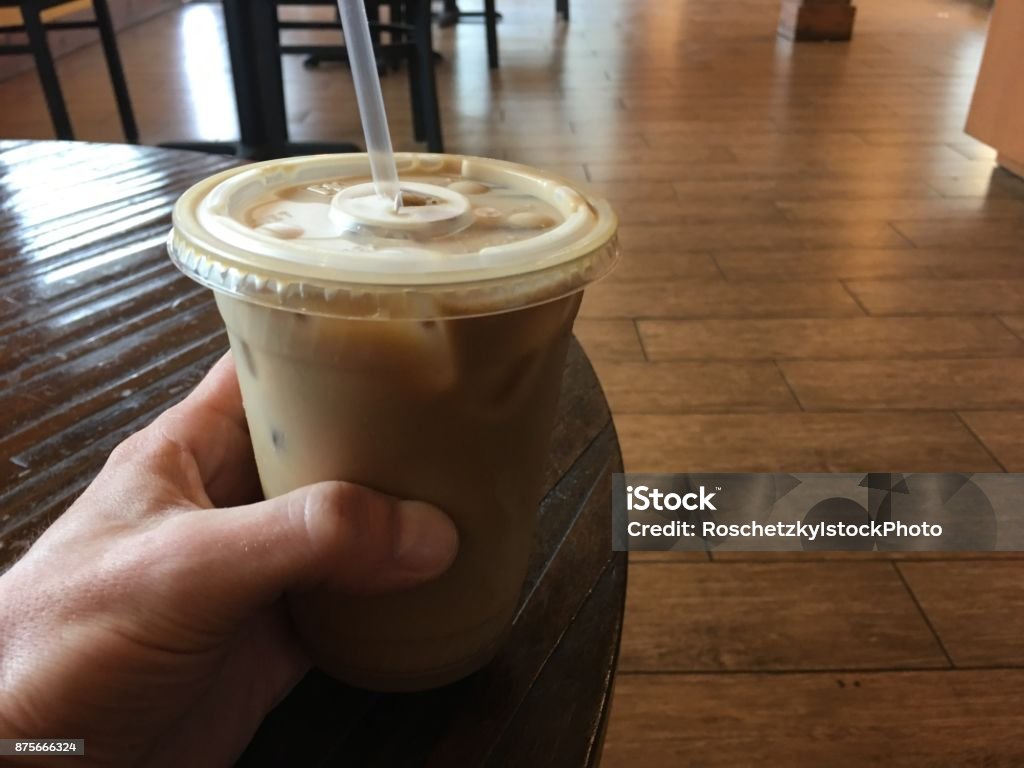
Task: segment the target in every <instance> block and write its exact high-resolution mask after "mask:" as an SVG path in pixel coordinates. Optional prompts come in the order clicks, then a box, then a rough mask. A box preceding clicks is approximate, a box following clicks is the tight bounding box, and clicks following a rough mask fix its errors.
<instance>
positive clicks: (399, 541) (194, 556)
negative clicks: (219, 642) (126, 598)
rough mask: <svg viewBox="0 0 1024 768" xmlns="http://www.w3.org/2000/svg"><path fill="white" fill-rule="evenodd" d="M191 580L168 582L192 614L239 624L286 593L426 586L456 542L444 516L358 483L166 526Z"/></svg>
mask: <svg viewBox="0 0 1024 768" xmlns="http://www.w3.org/2000/svg"><path fill="white" fill-rule="evenodd" d="M167 524H168V525H169V526H171V527H173V528H174V529H175V530H174V531H173V532H172V533H170V536H171V537H172V539H173V540H174V541H173V542H164V545H165V546H168V545H169V546H171V547H176V549H172V550H170V551H176V552H177V553H178V555H177V556H176V557H175V558H174V560H175V561H176V562H177V563H178V567H179V568H181V569H182V570H183V571H185V572H184V573H178V574H173V575H172V574H164V575H163V579H164V580H165V581H164V584H171V583H177V584H178V585H179V586H180V587H182V588H184V594H187V595H189V597H188V600H189V602H190V603H191V604H192V605H193V608H194V609H195V608H199V609H200V610H203V607H201V606H200V605H196V601H197V600H198V601H199V602H200V603H201V604H204V606H205V607H206V608H209V609H211V610H212V611H213V613H212V614H210V615H211V617H212V616H214V615H215V616H218V618H224V619H227V618H229V617H231V616H233V617H234V618H235V619H238V618H241V617H242V616H245V615H248V614H249V613H251V612H252V611H253V610H255V609H256V608H257V607H258V606H260V605H264V604H267V603H270V602H273V601H274V600H276V599H277V598H278V597H280V596H281V595H282V594H283V593H284V592H286V591H288V590H296V589H300V590H301V589H304V588H309V587H312V586H317V585H325V586H328V587H330V588H331V589H334V590H338V591H341V592H347V593H352V594H373V593H382V592H393V591H397V590H401V589H406V588H408V587H412V586H415V585H416V584H420V583H422V582H425V581H429V580H431V579H433V578H435V577H437V576H439V575H440V574H441V573H443V572H444V571H446V570H447V569H448V567H449V566H450V565H451V564H452V561H453V560H454V559H455V553H456V551H457V549H458V534H457V532H456V529H455V525H454V523H452V521H451V519H450V518H449V517H448V516H447V515H445V514H444V513H443V512H442V511H441V510H439V509H438V508H437V507H435V506H433V505H431V504H427V503H425V502H421V501H402V500H399V499H396V498H394V497H392V496H387V495H385V494H382V493H378V492H376V491H373V490H370V489H369V488H365V487H363V486H359V485H354V484H352V483H341V482H326V483H317V484H315V485H309V486H306V487H304V488H299V489H298V490H295V491H292V492H291V493H288V494H286V495H284V496H279V497H276V498H273V499H268V500H266V501H261V502H258V503H256V504H250V505H248V506H243V507H234V508H230V509H205V510H195V511H193V512H189V513H186V514H184V515H179V516H177V517H174V518H171V519H170V520H168V521H167Z"/></svg>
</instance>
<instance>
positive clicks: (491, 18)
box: [484, 0, 498, 69]
mask: <svg viewBox="0 0 1024 768" xmlns="http://www.w3.org/2000/svg"><path fill="white" fill-rule="evenodd" d="M484 25H485V26H486V27H487V66H488V67H490V68H491V69H497V68H498V11H497V9H496V8H495V7H494V0H484Z"/></svg>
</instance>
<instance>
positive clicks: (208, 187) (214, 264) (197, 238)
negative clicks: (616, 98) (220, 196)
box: [167, 153, 618, 319]
mask: <svg viewBox="0 0 1024 768" xmlns="http://www.w3.org/2000/svg"><path fill="white" fill-rule="evenodd" d="M339 158H343V159H350V160H351V161H352V162H354V163H360V162H365V163H366V165H367V169H368V168H369V165H368V161H367V160H366V155H365V154H360V155H347V156H346V155H341V156H339V155H320V156H310V157H304V158H291V159H289V160H285V161H279V160H275V161H266V162H264V163H256V164H250V165H246V166H241V167H239V168H232V169H228V170H227V171H223V172H221V173H218V174H215V175H214V176H211V177H209V178H207V179H204V180H202V181H200V182H199V183H197V184H195V185H193V186H192V187H190V188H189V189H188V190H187V191H186V192H185V193H184V194H183V195H182V196H181V197H180V198H179V199H178V201H177V202H176V204H175V206H174V210H173V214H172V228H171V231H170V232H169V233H168V239H167V250H168V253H169V255H170V257H171V260H172V262H173V263H174V264H175V266H176V267H177V268H178V269H179V270H180V271H181V272H183V273H184V274H185V275H186V276H188V277H190V278H192V279H194V280H196V281H197V282H199V283H201V284H203V285H205V286H207V287H209V288H211V289H213V290H215V291H218V292H221V293H226V294H229V295H232V296H235V297H237V298H240V299H243V300H247V301H251V302H254V303H258V304H264V305H267V306H272V307H277V308H281V309H290V310H292V311H299V312H307V313H314V314H324V315H335V316H348V317H379V318H381V319H384V318H399V317H401V318H409V319H413V318H419V319H426V318H433V319H436V318H438V317H448V316H467V315H474V314H483V315H486V314H494V313H499V312H503V311H509V310H511V309H514V308H519V307H525V306H530V305H533V304H538V303H544V302H546V301H551V300H554V299H557V298H560V297H564V296H566V295H569V294H572V293H576V292H577V291H579V290H582V289H583V288H584V287H585V286H586V285H587V284H589V283H592V282H594V281H595V280H598V279H600V278H601V277H603V276H604V275H605V274H607V273H608V272H609V271H610V270H611V268H612V267H613V266H614V263H615V261H616V260H617V258H618V243H617V236H616V231H617V225H618V221H617V217H616V215H615V213H614V211H613V210H612V208H611V206H610V205H609V204H608V202H607V201H606V200H605V199H604V198H602V197H599V196H597V195H593V194H591V193H590V192H589V191H588V190H586V189H585V185H580V184H577V183H575V182H572V181H570V180H567V179H564V178H562V177H559V176H556V175H553V174H548V173H546V172H544V171H539V170H537V169H533V168H530V167H528V166H524V165H520V164H517V163H510V162H508V161H503V160H490V159H487V158H474V157H470V156H464V155H430V154H418V153H400V154H399V155H398V159H399V160H400V161H401V160H406V161H409V160H410V159H412V160H415V161H417V162H422V161H423V160H426V161H427V162H440V163H455V162H458V163H461V162H465V161H472V162H474V163H480V162H483V163H487V164H493V165H495V166H498V167H499V170H501V169H504V170H507V171H513V172H516V173H519V174H523V175H526V176H529V177H530V178H532V179H536V178H538V177H540V181H541V183H543V182H545V181H549V182H551V183H553V184H557V185H558V188H559V189H560V188H563V187H564V188H567V189H569V190H572V191H573V192H575V193H577V194H578V195H579V197H580V198H582V200H583V201H584V202H585V204H586V205H587V206H588V207H589V208H590V210H591V212H592V214H593V221H594V226H593V228H592V229H591V230H590V231H589V232H586V233H585V234H584V236H583V237H582V238H580V239H579V240H576V241H574V242H572V243H569V244H567V245H564V246H562V247H557V246H556V247H555V248H554V249H552V250H551V251H549V252H547V253H543V254H540V255H539V256H538V258H537V259H534V260H532V261H530V260H528V261H525V262H518V263H514V264H509V265H504V266H500V265H494V264H490V265H482V266H474V267H468V268H463V269H459V270H451V271H436V272H426V273H425V272H419V271H416V272H410V271H400V270H396V271H394V272H386V271H376V272H370V271H369V270H368V271H367V272H366V273H365V274H364V273H361V272H359V271H357V270H353V269H351V268H349V269H335V270H332V271H328V270H326V269H325V265H322V264H316V263H299V262H296V261H294V260H291V259H286V258H281V257H274V256H268V255H265V254H263V253H255V252H250V251H247V250H245V249H244V248H242V247H240V246H239V245H237V244H235V243H232V242H228V241H225V240H223V239H222V238H220V237H218V236H217V235H216V234H213V233H210V232H209V231H207V230H206V229H205V228H204V227H203V226H202V224H201V223H200V220H199V210H200V205H201V204H202V203H203V202H204V201H205V200H207V199H209V197H210V195H211V193H214V192H215V191H216V190H218V189H219V188H220V187H221V185H222V184H223V183H224V182H225V181H229V180H230V179H231V178H232V177H234V176H237V175H238V174H241V173H245V172H252V171H253V169H254V168H260V167H265V166H270V165H272V166H273V172H274V174H275V176H276V177H277V178H281V177H282V176H283V177H287V176H288V175H289V171H293V172H297V171H295V170H294V169H296V168H299V169H301V168H303V167H307V166H310V165H312V166H314V167H315V164H316V163H317V162H326V161H327V160H328V159H330V160H332V161H334V162H337V161H338V159H339ZM282 163H284V165H283V166H282V165H281V164H282ZM581 187H584V188H583V189H581ZM382 278H383V279H382ZM411 278H415V281H413V280H412V279H411ZM513 281H514V283H513ZM510 285H514V286H515V287H514V295H510V290H509V286H510ZM499 290H503V291H504V295H503V296H500V297H499V296H497V295H496V294H497V291H499ZM449 294H450V295H449ZM520 299H521V300H520ZM483 304H487V305H493V306H487V307H485V306H483ZM460 305H461V306H460Z"/></svg>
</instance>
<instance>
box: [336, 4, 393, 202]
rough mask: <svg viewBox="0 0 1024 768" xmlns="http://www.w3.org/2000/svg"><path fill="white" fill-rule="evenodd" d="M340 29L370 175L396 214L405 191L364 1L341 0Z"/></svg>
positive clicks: (339, 8)
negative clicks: (399, 181)
mask: <svg viewBox="0 0 1024 768" xmlns="http://www.w3.org/2000/svg"><path fill="white" fill-rule="evenodd" d="M338 12H339V13H340V14H341V26H342V27H343V28H344V30H345V47H346V49H347V50H348V62H349V66H351V67H352V79H353V80H355V85H356V100H357V101H358V102H359V116H360V117H361V118H362V121H363V134H364V135H365V136H366V151H367V153H368V154H369V155H370V172H371V173H372V174H373V186H374V188H375V189H376V190H377V194H378V195H380V196H381V197H383V198H384V199H385V200H388V201H390V202H392V203H393V204H394V206H395V210H396V211H397V210H398V209H399V208H401V207H402V191H401V188H400V187H399V185H398V169H397V168H395V154H394V151H393V150H392V149H391V134H390V133H389V132H388V118H387V115H386V114H385V112H384V97H383V96H381V93H380V77H379V76H378V74H377V60H376V58H375V57H374V55H373V45H372V44H371V43H370V23H369V21H367V18H366V7H365V6H364V5H363V0H338Z"/></svg>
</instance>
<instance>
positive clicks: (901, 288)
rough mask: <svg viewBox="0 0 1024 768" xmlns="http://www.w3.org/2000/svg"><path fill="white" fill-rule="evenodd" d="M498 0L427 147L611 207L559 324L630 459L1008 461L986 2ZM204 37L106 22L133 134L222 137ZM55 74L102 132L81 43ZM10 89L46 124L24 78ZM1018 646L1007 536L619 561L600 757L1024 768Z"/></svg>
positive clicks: (308, 78) (1020, 592)
mask: <svg viewBox="0 0 1024 768" xmlns="http://www.w3.org/2000/svg"><path fill="white" fill-rule="evenodd" d="M500 5H501V10H502V11H503V12H504V13H505V21H504V22H503V23H502V25H501V28H500V38H501V44H502V67H501V69H500V70H498V71H497V72H496V73H494V74H489V73H488V71H487V69H486V60H485V49H484V45H483V43H484V33H483V28H482V27H481V26H480V25H477V24H473V23H464V24H462V25H460V26H459V27H458V28H456V29H452V30H444V31H440V32H439V33H438V35H437V45H438V48H439V49H440V50H441V51H442V52H443V53H444V55H445V57H446V58H445V62H444V64H443V65H442V67H441V69H440V72H439V76H440V86H441V91H442V101H443V104H442V108H443V119H444V123H445V132H446V138H447V140H448V146H449V147H450V149H451V150H453V151H463V152H470V153H480V154H489V155H493V156H498V157H505V158H510V159H516V160H521V161H524V162H532V163H535V164H539V165H544V166H547V167H549V168H552V169H557V170H560V171H562V172H564V173H566V174H567V175H570V176H573V177H574V178H578V179H587V180H589V181H590V182H591V183H592V185H593V186H594V187H595V188H596V189H599V190H600V191H601V192H603V193H604V194H606V195H608V196H609V197H610V198H611V199H612V200H613V201H614V203H615V205H616V207H617V209H618V210H619V212H620V214H621V219H622V243H623V246H624V249H625V260H624V262H623V265H622V267H621V269H620V270H619V271H618V272H617V273H616V274H615V275H614V276H613V277H612V278H610V279H609V280H607V281H606V282H605V283H603V284H601V285H599V286H597V287H596V288H594V289H593V290H592V291H590V292H589V294H588V296H587V298H586V300H585V302H584V306H583V310H582V314H581V320H580V322H579V324H578V326H577V332H578V335H579V336H580V338H581V340H582V341H583V343H584V345H585V347H586V348H587V350H588V351H589V353H590V355H591V356H592V358H593V359H594V361H595V364H596V366H597V368H598V371H599V373H600V375H601V376H602V379H603V381H604V384H605V386H606V388H607V392H608V396H609V400H610V402H611V404H612V407H613V409H614V411H615V413H616V423H617V425H618V429H619V434H620V438H621V442H622V446H623V450H624V453H625V457H626V462H627V466H628V467H629V468H631V469H634V470H648V471H683V470H686V471H700V470H705V471H741V470H762V471H763V470H787V471H801V470H802V471H859V470H867V469H874V470H892V471H922V470H936V471H941V470H965V471H966V470H975V471H1000V470H1008V471H1024V394H1022V392H1024V386H1022V385H1024V182H1022V181H1021V180H1019V179H1016V178H1014V177H1011V176H1010V175H1008V174H1006V173H1003V172H1001V171H998V170H994V164H993V153H992V152H991V151H990V150H989V149H988V148H987V147H985V146H983V145H981V144H979V143H977V142H975V141H973V140H972V139H970V138H969V137H967V136H966V135H965V134H964V133H963V132H962V126H963V124H964V120H965V117H966V111H967V106H968V103H969V99H970V95H971V90H972V87H973V81H974V76H975V73H976V70H977V66H978V62H979V60H980V55H981V50H982V45H983V42H984V34H985V25H986V15H985V12H984V11H983V10H982V9H981V8H980V7H979V6H978V5H977V4H974V3H969V2H961V1H960V0H900V2H892V0H857V5H858V7H859V10H858V16H857V29H856V33H855V39H854V41H853V42H852V43H851V44H848V45H844V44H831V45H815V44H806V45H800V46H794V45H793V44H791V43H788V42H784V41H780V40H778V39H777V38H776V37H775V34H774V28H775V23H776V15H777V10H778V0H736V1H735V2H722V1H721V0H679V1H678V2H661V1H660V0H576V2H574V4H573V8H572V12H573V18H572V22H571V23H570V24H569V25H568V26H566V25H563V24H560V23H556V22H555V20H554V18H553V10H552V8H551V5H552V3H551V2H550V0H517V1H516V2H514V3H513V2H503V3H501V4H500ZM221 35H222V24H221V20H220V16H219V10H218V6H217V5H216V4H206V3H204V4H195V5H189V6H185V7H183V8H182V9H181V10H178V11H175V12H173V13H169V14H167V15H164V16H162V17H159V18H157V19H155V20H153V21H151V22H148V23H146V24H144V25H142V26H139V27H136V28H134V29H131V30H128V31H126V32H124V33H123V34H121V36H120V44H121V49H122V54H123V56H124V59H125V62H126V65H127V68H128V77H129V82H130V86H131V89H132V93H133V95H134V98H135V104H136V108H137V111H138V117H139V123H140V126H141V130H142V135H143V139H144V141H146V142H147V143H156V142H159V141H167V140H172V139H187V138H205V139H226V138H231V137H232V136H233V135H234V133H235V131H236V126H235V118H234V115H233V105H232V100H231V85H230V79H229V75H228V71H229V70H228V64H227V59H226V55H225V52H224V50H223V46H222V44H221V42H220V40H221ZM182 51H184V53H182ZM60 70H61V74H62V76H64V78H65V88H66V90H67V92H68V101H69V104H70V107H71V111H72V117H73V120H74V121H75V125H76V126H77V128H78V130H79V134H80V136H81V138H84V139H90V140H117V139H118V138H119V134H118V129H117V121H116V117H115V112H114V109H113V102H112V98H111V97H110V96H109V93H108V91H109V89H108V88H107V87H106V81H105V79H104V77H103V76H102V72H103V70H102V64H101V59H100V57H99V55H98V52H97V50H96V49H87V50H84V51H82V52H80V53H76V54H73V55H71V56H68V57H66V58H65V59H63V60H62V61H61V62H60ZM286 81H287V89H288V105H289V117H290V122H291V129H292V134H293V137H294V138H297V139H332V138H333V139H350V138H358V134H359V131H358V120H357V117H356V114H355V111H354V106H353V105H354V101H353V93H352V89H351V85H350V84H349V80H348V75H347V71H346V70H345V69H343V68H341V67H339V66H336V65H327V66H323V67H321V68H319V69H318V70H314V71H310V70H305V69H303V68H302V66H301V62H300V61H299V60H298V59H295V58H292V59H289V60H288V62H287V66H286ZM384 90H385V96H386V100H387V103H388V107H389V109H390V112H391V118H392V123H393V134H394V137H395V143H396V145H397V146H399V147H400V148H414V147H415V146H416V145H415V144H414V143H413V142H412V141H411V128H410V120H409V116H408V107H407V103H408V98H407V92H406V83H405V79H404V76H403V75H402V73H394V74H390V75H388V76H387V77H386V78H385V83H384ZM0 103H2V104H4V105H5V107H4V108H3V109H0V136H4V137H40V138H44V137H48V136H49V135H50V129H49V123H48V121H47V118H46V113H45V109H44V106H43V100H42V96H41V94H40V92H39V88H38V84H37V83H36V81H35V78H34V75H32V74H27V75H23V76H19V77H17V78H14V79H11V80H8V81H6V82H3V83H0ZM14 104H16V105H17V108H16V109H14V108H11V106H10V105H14ZM1022 637H1024V559H1022V558H1020V557H1017V556H1014V555H1010V556H1003V557H1000V558H998V559H997V558H993V557H987V558H986V557H983V556H980V557H979V556H973V557H947V558H943V557H934V556H933V557H918V558H900V557H898V556H892V555H887V556H885V557H882V556H864V555H854V556H850V555H845V556H843V555H840V556H832V557H830V556H822V555H816V556H814V557H813V558H810V557H804V556H801V555H799V554H796V555H786V556H769V555H760V556H758V555H744V554H741V553H740V554H738V553H731V554H730V555H728V556H723V557H720V558H717V559H710V558H708V557H706V556H704V555H701V554H692V553H691V554H687V555H680V556H678V557H674V556H671V555H667V554H665V553H656V554H646V555H638V556H635V557H634V558H633V567H632V573H631V584H630V589H629V594H628V606H627V617H626V626H625V631H624V636H623V647H622V663H621V670H620V674H619V678H618V683H617V694H616V701H615V706H614V711H613V716H612V720H611V723H610V726H609V731H608V737H607V744H606V750H605V759H604V765H605V766H606V767H608V766H610V767H611V768H617V767H619V766H629V767H630V768H632V767H633V766H644V767H646V766H654V767H658V766H729V767H733V766H747V765H760V764H764V763H770V764H773V765H779V766H823V765H830V766H835V765H843V766H846V765H849V766H863V765H887V766H908V767H913V768H917V767H919V766H960V765H985V766H1019V765H1024V746H1022V745H1021V742H1020V739H1019V734H1020V732H1021V730H1022V728H1024V715H1022V714H1021V713H1022V708H1021V706H1020V701H1021V699H1022V696H1024V671H1022V670H1024V641H1022V640H1021V638H1022Z"/></svg>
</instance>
